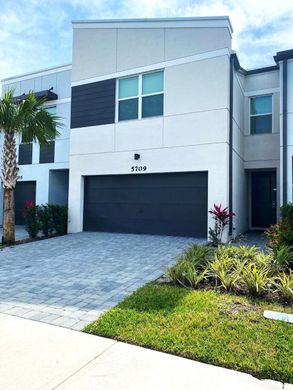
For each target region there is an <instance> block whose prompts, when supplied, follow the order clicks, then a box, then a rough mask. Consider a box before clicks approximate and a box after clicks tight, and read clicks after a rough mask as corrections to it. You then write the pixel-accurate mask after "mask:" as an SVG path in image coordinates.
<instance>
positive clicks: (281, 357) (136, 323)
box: [85, 284, 293, 382]
mask: <svg viewBox="0 0 293 390" xmlns="http://www.w3.org/2000/svg"><path fill="white" fill-rule="evenodd" d="M264 309H272V310H278V311H284V308H283V307H282V306H280V305H274V304H270V303H267V302H264V301H260V300H259V301H256V300H250V299H247V298H245V297H240V296H236V295H229V294H222V293H218V292H216V291H207V290H188V289H183V288H178V287H173V286H170V285H163V284H148V285H146V286H145V287H143V288H141V289H139V290H138V291H136V292H135V293H134V294H132V295H131V296H130V297H128V298H127V299H125V300H124V301H123V302H122V303H120V304H119V305H118V306H116V307H115V308H113V309H111V310H109V311H108V312H106V313H105V314H104V315H103V316H102V317H100V318H99V319H98V320H97V321H95V322H93V323H92V324H90V325H88V326H87V327H86V328H85V331H86V332H88V333H93V334H96V335H99V336H105V337H110V338H114V339H116V340H121V341H126V342H128V343H132V344H137V345H141V346H144V347H149V348H153V349H156V350H159V351H164V352H168V353H172V354H175V355H179V356H184V357H187V358H190V359H195V360H198V361H201V362H205V363H211V364H215V365H219V366H223V367H228V368H232V369H234V370H239V371H243V372H248V373H251V374H253V375H255V376H257V377H259V378H271V379H274V380H279V381H283V382H293V324H288V323H284V322H280V321H273V320H267V319H264V318H263V310H264ZM286 311H287V312H291V313H292V307H291V308H288V307H287V308H286Z"/></svg>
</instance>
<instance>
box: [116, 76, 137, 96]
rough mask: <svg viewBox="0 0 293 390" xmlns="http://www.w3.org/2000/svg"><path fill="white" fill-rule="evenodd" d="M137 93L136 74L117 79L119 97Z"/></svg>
mask: <svg viewBox="0 0 293 390" xmlns="http://www.w3.org/2000/svg"><path fill="white" fill-rule="evenodd" d="M137 95H138V76H135V77H129V78H127V79H121V80H119V99H122V98H127V97H132V96H137Z"/></svg>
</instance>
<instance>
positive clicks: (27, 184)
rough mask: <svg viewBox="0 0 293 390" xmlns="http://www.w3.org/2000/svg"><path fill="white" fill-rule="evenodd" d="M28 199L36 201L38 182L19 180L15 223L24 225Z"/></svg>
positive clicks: (16, 191)
mask: <svg viewBox="0 0 293 390" xmlns="http://www.w3.org/2000/svg"><path fill="white" fill-rule="evenodd" d="M26 200H32V201H33V202H34V203H35V202H36V182H35V181H19V182H18V183H17V184H16V187H15V223H16V225H23V224H24V218H23V210H24V206H25V201H26Z"/></svg>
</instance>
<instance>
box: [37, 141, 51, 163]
mask: <svg viewBox="0 0 293 390" xmlns="http://www.w3.org/2000/svg"><path fill="white" fill-rule="evenodd" d="M54 157H55V141H51V142H49V144H48V145H40V164H48V163H53V162H54Z"/></svg>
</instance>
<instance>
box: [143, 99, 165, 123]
mask: <svg viewBox="0 0 293 390" xmlns="http://www.w3.org/2000/svg"><path fill="white" fill-rule="evenodd" d="M163 105H164V95H163V94H161V95H151V96H145V97H143V98H142V117H143V118H147V117H149V116H158V115H163Z"/></svg>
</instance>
